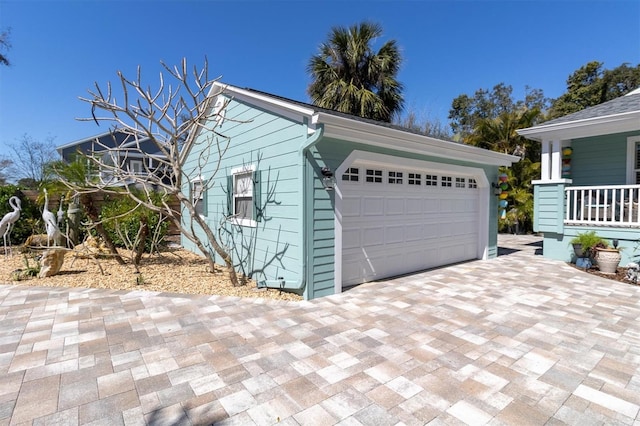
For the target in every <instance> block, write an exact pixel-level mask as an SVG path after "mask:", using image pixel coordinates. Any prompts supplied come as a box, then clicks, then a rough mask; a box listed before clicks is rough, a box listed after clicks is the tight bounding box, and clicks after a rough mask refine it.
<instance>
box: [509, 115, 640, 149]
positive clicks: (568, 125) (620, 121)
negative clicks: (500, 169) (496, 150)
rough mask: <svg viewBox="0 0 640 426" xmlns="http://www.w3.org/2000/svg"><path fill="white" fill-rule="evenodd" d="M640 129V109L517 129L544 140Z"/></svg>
mask: <svg viewBox="0 0 640 426" xmlns="http://www.w3.org/2000/svg"><path fill="white" fill-rule="evenodd" d="M636 130H640V111H632V112H627V113H623V114H615V115H608V116H604V117H595V118H587V119H584V120H575V121H568V122H564V123H556V124H549V125H544V124H542V125H540V126H535V127H528V128H526V129H520V130H516V132H517V133H518V134H519V135H520V136H524V137H525V138H527V139H531V140H535V141H538V142H542V141H543V140H568V139H578V138H586V137H591V136H601V135H608V134H613V133H624V132H632V131H636Z"/></svg>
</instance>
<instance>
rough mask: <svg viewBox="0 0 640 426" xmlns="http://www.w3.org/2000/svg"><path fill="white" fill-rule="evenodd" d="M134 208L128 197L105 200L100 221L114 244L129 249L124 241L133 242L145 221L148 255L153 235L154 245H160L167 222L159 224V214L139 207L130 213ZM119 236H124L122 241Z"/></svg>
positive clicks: (152, 242) (166, 228)
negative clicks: (147, 233) (155, 236)
mask: <svg viewBox="0 0 640 426" xmlns="http://www.w3.org/2000/svg"><path fill="white" fill-rule="evenodd" d="M135 206H136V203H135V202H134V201H133V200H132V199H131V198H128V197H119V198H106V199H105V202H104V204H103V206H102V209H101V213H100V219H101V220H102V221H103V222H102V223H103V226H104V229H105V231H107V233H108V234H109V236H110V237H111V239H112V240H113V242H114V244H115V245H116V246H117V247H122V248H131V247H129V246H128V243H127V241H126V240H127V239H128V240H129V241H130V242H133V241H134V240H135V238H136V235H138V232H139V230H140V224H141V223H142V222H143V221H144V220H145V219H146V222H147V224H148V226H149V236H148V237H147V239H146V241H145V245H144V249H145V252H147V253H150V252H151V250H152V249H153V247H152V246H153V244H154V241H153V237H154V235H157V236H158V237H157V238H156V242H155V243H156V244H158V243H161V242H162V241H163V240H164V237H165V236H166V234H167V230H168V228H169V222H168V221H167V220H163V221H162V222H160V214H158V213H156V212H154V211H152V210H150V209H148V208H146V207H142V206H140V207H138V208H137V209H135V210H134V211H132V212H131V210H133V208H134V207H135ZM127 212H130V213H127ZM123 215H124V216H123ZM118 230H119V232H118ZM121 235H122V236H124V240H123V238H122V237H121Z"/></svg>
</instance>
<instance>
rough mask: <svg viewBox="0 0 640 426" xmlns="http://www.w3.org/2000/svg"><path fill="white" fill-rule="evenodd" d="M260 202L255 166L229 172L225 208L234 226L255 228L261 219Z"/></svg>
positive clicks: (258, 176) (257, 173)
mask: <svg viewBox="0 0 640 426" xmlns="http://www.w3.org/2000/svg"><path fill="white" fill-rule="evenodd" d="M260 203H261V200H260V172H259V171H256V170H255V166H253V165H250V166H243V167H238V168H236V169H233V170H231V175H229V176H227V208H228V211H229V215H230V219H231V221H233V222H234V223H235V224H236V225H240V226H251V227H255V226H257V222H260V220H261V217H262V214H263V212H262V210H263V207H262V206H261V204H260Z"/></svg>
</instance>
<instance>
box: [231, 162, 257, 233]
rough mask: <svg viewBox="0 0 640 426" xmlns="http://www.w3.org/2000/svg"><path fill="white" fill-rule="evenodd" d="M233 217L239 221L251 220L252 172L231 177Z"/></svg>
mask: <svg viewBox="0 0 640 426" xmlns="http://www.w3.org/2000/svg"><path fill="white" fill-rule="evenodd" d="M233 215H234V216H235V217H236V218H237V219H240V220H241V221H242V220H245V219H247V220H251V219H253V179H252V172H247V173H238V174H235V175H233Z"/></svg>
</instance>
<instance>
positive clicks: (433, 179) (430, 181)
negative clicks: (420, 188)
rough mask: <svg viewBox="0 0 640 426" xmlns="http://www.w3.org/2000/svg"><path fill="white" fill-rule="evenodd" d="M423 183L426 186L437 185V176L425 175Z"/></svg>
mask: <svg viewBox="0 0 640 426" xmlns="http://www.w3.org/2000/svg"><path fill="white" fill-rule="evenodd" d="M424 184H425V185H426V186H438V176H437V175H426V176H425V181H424Z"/></svg>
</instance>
